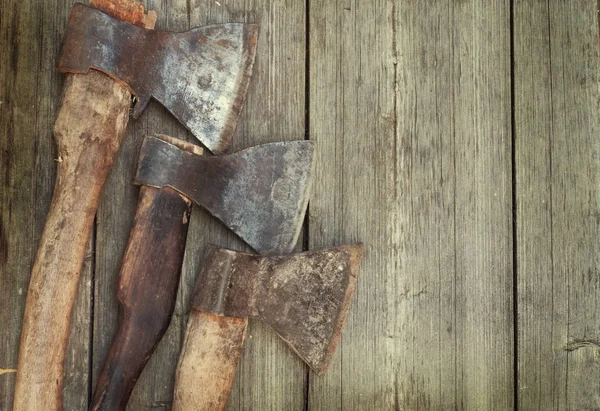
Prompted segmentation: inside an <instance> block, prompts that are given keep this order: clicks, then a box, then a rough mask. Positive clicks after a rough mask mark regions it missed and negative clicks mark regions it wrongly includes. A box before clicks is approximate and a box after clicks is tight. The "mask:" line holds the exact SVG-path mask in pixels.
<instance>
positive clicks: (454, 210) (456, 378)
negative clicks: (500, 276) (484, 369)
mask: <svg viewBox="0 0 600 411" xmlns="http://www.w3.org/2000/svg"><path fill="white" fill-rule="evenodd" d="M599 1H600V0H599ZM449 2H450V6H451V7H450V20H451V22H452V42H451V44H452V66H451V67H452V78H453V79H455V76H456V72H455V67H456V58H455V51H456V48H455V47H454V45H455V44H456V41H455V40H456V38H455V34H456V33H455V31H454V2H453V1H452V0H449ZM455 109H456V92H455V90H454V91H453V93H452V173H453V187H452V195H453V200H452V220H453V222H452V231H453V239H452V241H453V244H452V248H453V250H454V290H453V296H452V298H453V304H454V316H453V320H454V321H453V324H452V326H453V327H454V328H453V329H454V350H455V351H454V409H455V410H458V409H459V407H458V404H459V402H458V348H457V347H458V314H457V311H456V310H457V304H456V301H457V290H458V281H457V280H458V258H457V257H456V250H457V249H456V180H457V179H456V118H455V117H454V112H455V111H454V110H455ZM461 355H462V351H461ZM461 365H462V361H461ZM461 377H462V373H461ZM461 386H462V383H461ZM460 403H461V404H462V394H461V402H460ZM460 408H462V406H461V407H460Z"/></svg>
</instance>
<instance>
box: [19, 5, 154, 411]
mask: <svg viewBox="0 0 600 411" xmlns="http://www.w3.org/2000/svg"><path fill="white" fill-rule="evenodd" d="M96 3H97V4H94V1H92V6H95V7H98V8H101V9H103V10H104V11H105V12H107V13H111V14H118V13H117V11H118V10H121V11H123V10H126V11H125V12H124V14H122V15H119V17H121V18H126V19H128V21H130V22H131V23H134V24H140V25H142V24H146V23H147V24H150V26H151V27H148V28H152V27H153V24H154V21H155V19H152V18H151V19H146V15H145V14H144V12H143V7H142V6H141V5H139V4H138V5H136V4H135V2H134V1H133V0H119V2H117V3H119V4H111V3H110V2H108V1H106V0H99V1H96ZM119 5H127V6H128V8H126V9H120V8H119ZM109 6H112V7H109ZM115 6H116V7H115ZM130 102H131V94H130V93H129V91H128V89H127V88H126V87H125V86H122V85H121V84H119V83H117V82H115V81H114V80H112V79H111V78H109V77H108V76H106V75H104V74H101V73H99V72H96V71H93V70H92V71H90V72H89V73H88V74H86V75H75V74H73V75H67V77H66V80H65V86H64V90H63V96H62V105H61V107H60V110H59V113H58V118H57V120H56V123H55V125H54V135H55V138H56V144H57V148H58V159H57V161H58V170H57V178H56V186H55V189H54V197H53V199H52V204H51V205H50V211H49V213H48V216H47V218H46V224H45V226H44V231H43V233H42V238H41V240H40V245H39V249H38V253H37V256H36V259H35V262H34V264H33V268H32V270H31V280H30V284H29V291H28V294H27V303H26V308H25V314H24V319H23V329H22V332H21V344H20V348H19V362H18V365H17V380H16V387H15V397H14V404H13V410H15V411H30V410H44V411H53V410H60V409H62V381H63V363H64V358H65V349H66V346H67V340H68V333H69V324H70V318H71V311H72V307H73V303H74V301H75V296H76V293H77V284H78V282H79V273H80V271H81V267H82V265H83V260H84V256H85V249H86V244H87V241H88V238H89V235H90V232H91V229H92V226H93V222H94V215H95V214H96V210H97V208H98V201H99V198H100V194H101V192H102V187H103V185H104V182H105V180H106V177H107V175H108V171H109V170H110V168H111V166H112V163H113V160H114V157H115V154H116V152H117V150H118V148H119V145H120V143H121V140H122V137H123V134H124V131H125V126H126V125H127V121H128V117H129V106H130Z"/></svg>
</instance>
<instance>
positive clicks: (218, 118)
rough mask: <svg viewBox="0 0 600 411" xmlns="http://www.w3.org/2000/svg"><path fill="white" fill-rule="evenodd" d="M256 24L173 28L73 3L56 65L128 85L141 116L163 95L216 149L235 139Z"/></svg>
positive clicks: (163, 101) (223, 148)
mask: <svg viewBox="0 0 600 411" xmlns="http://www.w3.org/2000/svg"><path fill="white" fill-rule="evenodd" d="M257 35H258V28H257V26H256V25H253V24H236V23H228V24H215V25H210V26H203V27H199V28H195V29H193V30H189V31H186V32H181V33H176V32H169V31H164V30H146V29H144V28H141V27H138V26H135V25H133V24H129V23H126V22H123V21H121V20H119V19H116V18H113V17H111V16H109V15H107V14H105V13H103V12H102V11H100V10H97V9H95V8H91V7H88V6H86V5H83V4H79V3H78V4H75V5H74V6H73V9H72V10H71V15H70V16H69V23H68V26H67V30H66V36H65V39H64V41H63V45H62V49H61V55H60V58H59V63H58V70H59V71H61V72H69V73H80V74H83V73H87V72H88V71H89V69H90V68H94V69H96V70H100V71H102V72H104V73H106V74H107V75H109V76H110V77H112V78H114V79H116V80H118V81H121V82H123V83H124V84H126V85H127V86H128V87H129V88H130V90H131V92H132V94H134V95H135V96H136V98H137V100H138V102H137V104H136V105H135V107H134V111H133V117H134V118H138V117H139V116H140V115H141V113H142V111H143V110H144V108H146V106H147V104H148V102H149V101H150V98H151V97H153V98H154V99H156V100H157V101H159V102H160V103H161V104H162V105H163V106H165V108H166V109H167V110H169V111H170V112H171V113H172V114H173V115H174V116H175V117H176V118H177V119H178V120H179V121H180V122H181V123H182V124H183V125H184V126H185V127H187V128H188V129H189V130H190V131H191V132H192V134H193V135H194V136H195V137H196V138H197V139H198V140H200V142H202V143H203V144H204V145H205V146H206V147H207V148H208V149H209V150H210V151H211V152H213V153H222V152H224V151H226V150H227V149H228V148H229V146H230V144H231V139H232V136H233V133H234V131H235V126H236V123H237V119H238V116H239V113H240V110H241V107H242V105H243V102H244V97H245V94H246V90H247V88H248V84H249V82H250V77H251V73H252V66H253V64H254V56H255V53H256V44H257Z"/></svg>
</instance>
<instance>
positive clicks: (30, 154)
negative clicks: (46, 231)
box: [0, 0, 93, 410]
mask: <svg viewBox="0 0 600 411" xmlns="http://www.w3.org/2000/svg"><path fill="white" fill-rule="evenodd" d="M72 3H73V1H67V2H64V3H63V4H61V5H60V6H57V5H56V4H55V3H54V2H37V1H12V0H8V1H3V2H2V4H1V6H0V7H1V9H0V50H2V52H1V53H0V55H1V57H0V59H1V61H0V150H1V151H0V158H2V161H1V162H0V169H1V172H0V174H1V176H2V188H1V190H0V193H2V194H1V196H0V198H1V200H0V217H1V220H0V226H1V227H0V234H1V235H0V295H1V296H2V297H0V369H2V370H8V369H14V368H16V365H17V355H18V348H19V340H20V333H21V321H22V317H23V312H24V309H25V299H26V295H27V288H28V281H29V274H30V270H31V265H32V264H33V260H34V258H35V254H36V251H37V245H38V241H39V238H40V235H41V232H42V229H43V224H44V220H45V217H46V213H47V211H48V207H49V205H50V200H51V198H52V191H53V187H54V178H55V175H56V172H55V170H56V165H55V161H54V160H55V158H56V154H55V153H56V149H55V144H54V140H53V136H52V125H53V123H54V119H55V117H56V110H57V108H58V103H59V98H60V91H61V89H62V76H61V75H59V74H58V73H57V72H56V70H55V62H56V55H57V52H58V49H59V46H60V39H61V38H62V34H63V31H64V26H65V25H66V19H67V15H68V10H69V8H70V6H71V4H72ZM88 250H89V253H90V254H89V255H91V252H92V248H91V245H90V247H89V248H88ZM92 269H93V264H91V261H89V260H88V261H87V262H86V264H85V265H84V267H83V270H82V273H81V282H80V285H79V292H78V298H77V300H76V303H75V309H74V312H73V317H72V327H71V338H70V340H69V345H68V348H67V360H66V364H65V381H64V384H65V385H64V405H65V409H83V407H86V406H87V396H88V374H89V367H88V357H89V319H90V289H91V276H92ZM14 383H15V374H14V373H12V372H9V373H6V374H0V410H9V409H11V406H12V399H13V390H14Z"/></svg>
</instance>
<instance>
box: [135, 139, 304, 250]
mask: <svg viewBox="0 0 600 411" xmlns="http://www.w3.org/2000/svg"><path fill="white" fill-rule="evenodd" d="M313 151H314V149H313V143H312V142H310V141H304V140H303V141H289V142H282V143H271V144H264V145H261V146H257V147H252V148H249V149H247V150H242V151H239V152H237V153H234V154H229V155H225V156H212V157H200V156H197V155H194V154H191V153H188V152H185V151H182V150H180V149H178V148H177V147H175V146H174V145H172V144H169V143H167V142H165V141H163V140H160V139H158V138H156V137H146V138H145V139H144V142H143V143H142V148H141V152H140V159H139V163H138V170H137V175H136V178H135V182H136V184H141V185H149V186H153V187H164V186H169V187H172V188H174V189H175V190H177V191H179V192H180V193H182V194H183V195H185V196H187V197H188V198H190V199H191V200H193V201H194V202H195V203H197V204H198V205H200V206H202V207H204V208H206V209H207V210H208V211H209V212H210V213H211V214H213V215H214V216H215V217H217V218H219V219H220V220H221V221H223V223H225V225H227V226H228V227H229V228H230V229H231V230H232V231H233V232H235V233H236V234H237V235H238V236H240V237H241V238H242V239H243V240H244V241H245V242H246V243H248V245H250V246H251V247H252V248H253V249H255V250H256V251H258V252H260V253H262V254H273V253H286V252H290V251H292V249H293V248H294V245H295V244H296V241H297V239H298V235H299V234H300V229H301V227H302V222H303V219H304V214H305V212H306V207H307V205H308V198H309V192H310V185H311V178H312V164H313V161H312V159H313Z"/></svg>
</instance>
